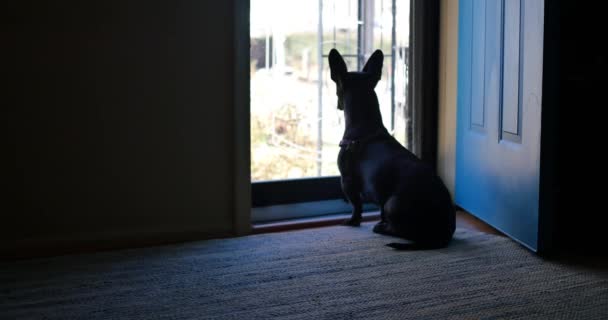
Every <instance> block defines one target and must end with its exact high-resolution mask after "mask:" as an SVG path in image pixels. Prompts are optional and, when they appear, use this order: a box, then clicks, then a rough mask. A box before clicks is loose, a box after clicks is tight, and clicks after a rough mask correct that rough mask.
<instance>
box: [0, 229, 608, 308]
mask: <svg viewBox="0 0 608 320" xmlns="http://www.w3.org/2000/svg"><path fill="white" fill-rule="evenodd" d="M455 237H456V238H455V240H454V241H453V243H452V244H451V245H450V246H449V247H448V248H445V249H442V250H434V251H415V252H397V251H394V250H392V249H390V248H388V247H385V246H384V244H385V243H387V242H391V241H393V240H394V239H393V238H389V237H384V236H379V235H376V234H373V233H372V232H371V224H365V225H364V226H363V227H362V228H359V229H356V228H348V227H327V228H320V229H310V230H303V231H295V232H287V233H276V234H264V235H256V236H250V237H244V238H237V239H226V240H211V241H201V242H192V243H188V244H180V245H174V246H164V247H156V248H146V249H133V250H122V251H115V252H104V253H98V254H88V255H79V256H76V255H75V256H64V257H56V258H51V259H38V260H28V261H19V262H10V263H2V264H0V318H2V319H267V318H284V319H608V274H607V273H606V272H605V270H594V269H583V268H580V267H577V266H573V265H566V264H558V263H555V262H548V261H544V260H542V259H540V258H537V257H536V256H534V255H533V254H531V253H529V252H528V251H526V250H524V249H522V248H521V247H520V246H519V245H517V244H515V243H514V242H512V241H511V240H509V239H506V238H502V237H497V236H492V235H486V234H481V233H476V232H471V231H465V230H460V229H459V230H458V231H457V233H456V235H455Z"/></svg>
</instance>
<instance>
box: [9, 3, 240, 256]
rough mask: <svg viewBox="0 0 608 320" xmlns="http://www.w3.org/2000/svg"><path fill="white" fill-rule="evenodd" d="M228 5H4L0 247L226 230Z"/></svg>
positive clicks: (229, 202)
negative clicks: (3, 193) (4, 191)
mask: <svg viewBox="0 0 608 320" xmlns="http://www.w3.org/2000/svg"><path fill="white" fill-rule="evenodd" d="M233 5H234V4H233V2H232V1H194V0H192V1H186V0H171V1H169V0H153V1H123V0H103V1H101V0H99V1H76V0H73V1H34V2H22V1H11V2H10V3H6V4H2V5H0V6H1V8H0V12H2V13H0V15H1V16H2V22H1V23H2V27H1V37H0V38H1V40H0V41H2V51H3V52H2V53H1V54H0V55H1V57H2V61H1V62H0V63H1V66H2V74H3V75H2V76H1V77H2V79H3V81H2V82H3V85H2V86H3V89H2V91H3V94H2V96H0V101H1V105H2V109H3V111H2V113H3V116H2V120H3V121H2V122H3V124H4V129H5V130H6V132H5V134H4V135H3V140H4V139H6V140H7V141H8V143H7V144H5V145H8V146H9V148H10V152H9V153H8V154H9V155H10V158H9V159H8V164H6V165H4V167H5V168H4V170H6V171H5V174H4V185H5V186H6V187H8V188H9V189H10V190H11V191H9V193H7V194H6V195H8V197H7V198H8V199H6V200H5V201H3V202H4V203H3V206H2V208H3V209H2V222H1V223H0V226H1V227H0V234H1V237H2V238H3V239H5V240H4V241H3V242H2V244H1V245H0V247H1V248H3V249H8V250H14V249H16V248H19V246H25V247H27V246H36V245H39V244H41V243H45V241H46V243H47V244H48V243H52V241H47V240H49V239H51V240H53V239H54V240H61V241H65V242H67V243H78V241H81V240H83V239H86V240H95V239H110V238H121V237H137V235H138V234H141V235H151V234H162V233H180V232H194V233H200V234H210V235H211V234H222V233H227V232H230V231H231V230H232V215H233V192H232V190H233V185H232V181H233V173H232V172H233V155H232V153H233V138H234V137H233V131H234V128H233V122H234V121H233V116H234V114H233V92H234V91H233V87H232V86H233V74H234V69H233V65H234V63H233V61H234V53H233V51H234V50H233V39H234V37H233V32H234V27H233V25H234V14H233ZM4 170H3V171H4ZM39 240H43V242H41V241H39Z"/></svg>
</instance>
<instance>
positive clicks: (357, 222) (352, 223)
mask: <svg viewBox="0 0 608 320" xmlns="http://www.w3.org/2000/svg"><path fill="white" fill-rule="evenodd" d="M342 225H343V226H351V227H358V226H360V225H361V219H353V218H350V219H347V220H344V221H343V222H342Z"/></svg>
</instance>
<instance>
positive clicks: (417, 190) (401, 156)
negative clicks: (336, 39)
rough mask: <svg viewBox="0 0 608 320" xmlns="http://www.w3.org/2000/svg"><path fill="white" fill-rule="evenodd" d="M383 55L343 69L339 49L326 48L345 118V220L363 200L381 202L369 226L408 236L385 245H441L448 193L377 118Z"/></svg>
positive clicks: (451, 224) (450, 229) (451, 215)
mask: <svg viewBox="0 0 608 320" xmlns="http://www.w3.org/2000/svg"><path fill="white" fill-rule="evenodd" d="M383 59H384V55H383V54H382V51H380V50H376V51H375V52H374V53H373V54H372V56H371V57H370V58H369V60H368V61H367V63H366V64H365V67H364V68H363V72H347V70H346V64H345V63H344V59H342V56H341V55H340V53H339V52H338V51H337V50H335V49H332V50H331V51H330V53H329V67H330V70H331V79H332V80H333V81H334V82H335V83H336V88H337V95H338V109H340V110H344V118H345V122H346V128H345V130H344V136H343V138H342V141H340V147H341V149H340V153H339V155H338V167H339V169H340V174H341V178H342V190H343V192H344V194H345V196H346V197H347V198H348V200H349V202H350V203H351V205H352V207H353V213H352V217H351V218H350V219H349V220H347V221H345V224H347V225H351V226H359V224H360V223H361V212H362V203H363V202H364V201H368V202H372V203H375V204H377V205H378V206H379V207H380V216H381V221H380V222H378V224H376V225H375V226H374V232H376V233H380V234H385V235H392V236H397V237H401V238H405V239H408V240H411V241H412V242H413V244H405V243H391V244H388V245H389V246H391V247H394V248H398V249H418V248H420V249H433V248H441V247H445V246H446V245H447V244H448V243H449V242H450V240H451V239H452V235H453V234H454V229H455V210H454V207H453V205H452V199H451V197H450V194H449V192H448V190H447V188H446V187H445V185H444V184H443V182H442V181H441V179H440V178H439V177H438V176H437V175H436V174H435V172H434V171H433V169H431V168H430V167H429V166H427V165H426V164H424V163H423V162H422V161H421V160H420V159H418V158H417V157H416V156H415V155H414V154H413V153H411V152H410V151H408V150H407V149H406V148H404V147H403V146H402V145H401V144H400V143H399V142H398V141H397V140H395V139H394V138H393V137H392V136H391V135H390V134H389V133H388V131H387V130H386V128H385V127H384V125H383V124H382V117H381V115H380V106H379V104H378V97H377V96H376V93H375V92H374V87H375V86H376V84H377V83H378V81H379V80H380V74H381V71H382V61H383Z"/></svg>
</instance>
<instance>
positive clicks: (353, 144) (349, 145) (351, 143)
mask: <svg viewBox="0 0 608 320" xmlns="http://www.w3.org/2000/svg"><path fill="white" fill-rule="evenodd" d="M385 135H388V132H387V131H386V128H384V127H382V128H380V129H378V130H376V132H374V133H372V134H371V135H369V136H366V137H363V138H361V139H357V140H352V139H342V140H340V144H339V145H340V148H344V149H345V150H352V149H354V148H357V147H358V146H361V145H364V144H365V143H368V142H370V141H372V140H374V139H376V138H378V137H381V136H385Z"/></svg>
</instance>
